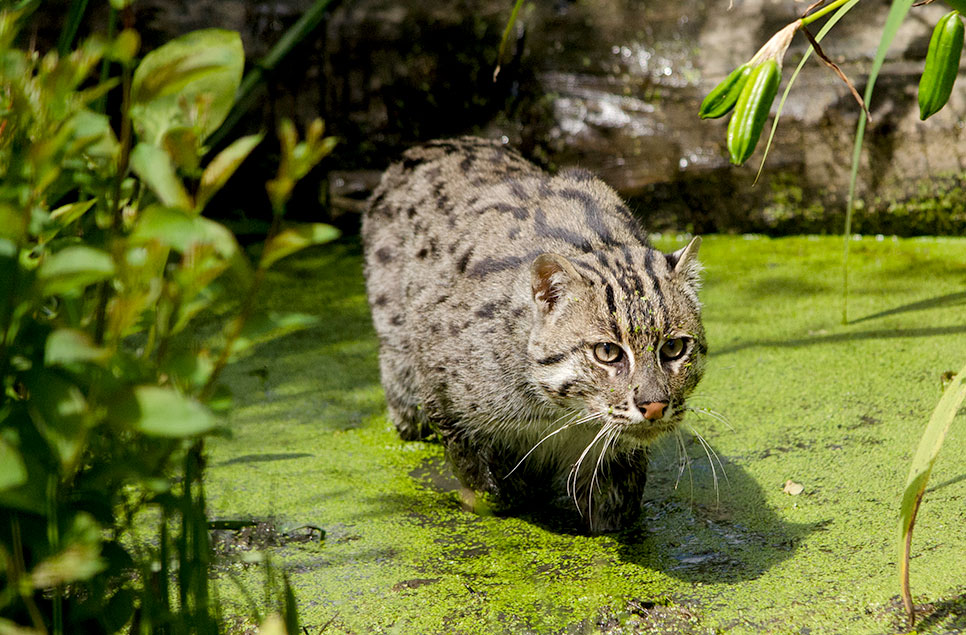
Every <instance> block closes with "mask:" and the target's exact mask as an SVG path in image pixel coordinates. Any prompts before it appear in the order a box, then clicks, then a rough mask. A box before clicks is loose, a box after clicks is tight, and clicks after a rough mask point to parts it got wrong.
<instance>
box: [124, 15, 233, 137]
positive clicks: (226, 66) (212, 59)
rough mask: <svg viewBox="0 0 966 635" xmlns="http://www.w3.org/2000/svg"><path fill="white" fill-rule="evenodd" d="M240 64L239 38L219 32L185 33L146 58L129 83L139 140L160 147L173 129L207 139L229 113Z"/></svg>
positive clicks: (132, 115)
mask: <svg viewBox="0 0 966 635" xmlns="http://www.w3.org/2000/svg"><path fill="white" fill-rule="evenodd" d="M244 66H245V51H244V49H243V48H242V42H241V37H240V36H239V35H238V33H235V32H234V31H225V30H221V29H205V30H201V31H194V32H191V33H187V34H185V35H182V36H181V37H177V38H175V39H173V40H171V41H169V42H167V43H166V44H164V45H162V46H161V47H159V48H157V49H155V50H153V51H151V52H150V53H148V54H147V55H145V56H144V59H143V60H142V61H141V63H140V64H139V65H138V67H137V69H136V70H135V71H134V78H133V80H132V83H131V101H132V105H131V117H132V119H133V121H134V125H135V129H136V130H137V132H138V135H139V136H140V138H141V139H142V140H144V141H147V142H148V143H152V144H155V145H158V144H160V143H161V139H162V138H163V136H164V133H165V132H166V131H167V130H168V129H169V128H172V127H177V126H192V127H195V128H197V129H198V130H199V133H200V134H199V136H200V137H201V138H202V139H203V138H205V137H207V136H208V135H209V134H211V133H212V132H213V131H214V130H215V129H216V128H218V126H219V125H221V122H222V121H224V120H225V117H226V116H227V115H228V112H229V111H230V110H231V107H232V104H233V103H234V101H235V94H236V92H237V91H238V86H239V85H240V84H241V78H242V71H243V69H244Z"/></svg>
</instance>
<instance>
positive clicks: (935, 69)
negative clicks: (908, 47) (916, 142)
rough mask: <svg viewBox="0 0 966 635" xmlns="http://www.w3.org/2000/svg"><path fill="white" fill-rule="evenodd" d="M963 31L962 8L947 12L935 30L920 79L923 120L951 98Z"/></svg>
mask: <svg viewBox="0 0 966 635" xmlns="http://www.w3.org/2000/svg"><path fill="white" fill-rule="evenodd" d="M963 31H964V29H963V21H962V19H961V18H960V17H959V11H950V12H949V13H947V14H946V15H944V16H943V17H942V19H941V20H939V23H938V24H937V25H936V28H935V29H933V31H932V38H930V40H929V51H928V52H927V53H926V67H925V68H924V69H923V70H922V77H921V78H920V79H919V118H920V119H922V120H926V119H927V118H928V117H931V116H933V115H934V114H936V113H937V112H939V111H940V110H941V109H942V107H943V106H945V105H946V102H947V101H949V95H950V93H952V92H953V84H954V83H956V75H957V74H958V73H959V58H960V56H961V55H962V53H963Z"/></svg>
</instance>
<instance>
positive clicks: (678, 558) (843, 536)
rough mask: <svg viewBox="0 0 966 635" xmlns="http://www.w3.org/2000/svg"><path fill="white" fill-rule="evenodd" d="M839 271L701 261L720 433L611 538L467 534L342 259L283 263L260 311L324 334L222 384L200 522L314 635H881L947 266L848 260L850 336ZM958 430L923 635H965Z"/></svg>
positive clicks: (706, 428) (749, 242) (773, 260)
mask: <svg viewBox="0 0 966 635" xmlns="http://www.w3.org/2000/svg"><path fill="white" fill-rule="evenodd" d="M658 243H659V246H660V247H662V248H664V249H665V250H670V249H673V248H675V247H679V246H681V245H682V244H684V240H683V238H682V239H681V240H678V239H677V238H675V237H665V238H662V239H659V240H658ZM840 249H841V240H840V239H839V238H820V237H800V238H787V239H779V240H771V239H765V238H760V237H750V236H735V237H724V236H711V237H707V238H706V239H705V243H704V245H703V247H702V254H701V257H702V261H703V262H704V264H705V267H706V271H705V287H704V291H703V293H702V299H703V301H704V303H705V313H704V319H705V325H706V328H707V330H708V339H709V342H710V346H711V350H710V354H709V364H708V370H707V373H706V375H705V378H704V380H703V382H702V384H701V386H700V387H699V389H698V392H697V394H696V395H694V397H692V399H691V400H690V404H691V405H692V406H693V407H695V408H696V409H697V408H707V409H709V410H711V411H714V412H716V413H721V414H722V415H724V417H725V418H726V419H727V422H722V421H720V420H719V419H716V418H714V417H711V416H707V415H698V414H696V413H693V416H691V418H690V419H688V423H687V426H685V429H682V430H681V432H680V435H672V436H669V437H668V438H666V439H664V440H663V441H662V442H661V443H660V444H658V445H657V446H656V447H655V448H654V452H653V455H652V456H653V459H652V465H651V468H650V475H649V486H648V490H647V496H646V500H645V501H644V514H643V516H644V522H643V524H642V525H641V527H639V528H638V529H635V530H633V531H629V532H625V533H622V534H612V535H604V536H584V535H580V534H578V533H575V532H573V531H572V530H570V529H568V528H566V527H561V526H559V525H557V524H554V520H553V519H549V520H548V519H540V518H529V517H496V516H486V517H484V516H476V515H473V514H470V513H467V512H465V511H463V509H462V507H461V504H460V501H459V497H458V495H457V493H456V491H455V486H454V483H453V481H452V479H451V477H450V476H449V475H448V473H447V471H446V469H445V464H444V462H443V457H442V452H441V449H440V446H438V445H436V444H433V443H423V442H416V443H403V442H401V441H399V440H398V439H397V438H396V436H395V432H394V430H393V429H392V427H391V425H390V424H389V423H388V422H387V420H386V418H385V405H384V403H383V400H382V391H381V388H380V386H379V376H378V359H377V354H376V350H377V346H376V340H375V336H374V334H373V332H372V328H371V325H370V323H369V315H368V309H367V307H366V300H365V292H364V286H363V281H362V276H361V265H360V263H361V258H360V251H359V247H358V245H357V244H354V243H351V242H350V243H343V244H338V245H332V246H327V247H321V248H317V249H314V250H312V251H311V252H310V253H306V254H304V255H302V256H297V257H293V258H291V259H290V260H288V261H283V262H282V263H280V265H281V266H280V267H279V271H278V272H275V273H272V274H270V276H271V278H270V280H269V282H270V284H267V285H266V294H265V297H264V298H263V300H262V301H263V303H264V304H265V305H267V306H268V307H271V306H285V307H286V309H288V310H296V311H303V312H308V313H316V314H318V315H320V317H321V318H322V320H323V324H324V326H322V327H320V328H316V329H312V330H308V331H304V332H300V333H294V334H291V335H288V336H286V337H284V338H282V339H281V340H278V341H276V342H274V343H272V344H271V345H268V346H265V347H262V348H259V349H256V350H255V352H254V353H253V354H251V355H250V356H249V357H247V358H246V359H244V360H241V361H240V362H239V363H238V364H235V365H233V366H231V367H229V370H228V371H226V377H225V379H226V381H227V382H228V383H229V384H230V385H231V387H232V390H233V392H234V394H235V400H236V406H235V408H234V410H233V411H232V412H231V413H230V415H229V417H228V420H227V422H226V423H227V426H228V428H229V429H230V431H231V436H230V437H229V438H225V439H213V440H212V441H211V442H210V446H209V447H210V462H209V465H210V468H209V475H208V492H209V497H210V500H209V504H210V510H211V513H212V515H213V516H214V517H215V518H221V519H238V518H246V519H247V518H254V519H259V520H268V521H271V522H272V523H274V526H275V527H277V528H278V533H277V537H276V538H274V539H272V540H268V541H263V542H267V543H270V544H264V545H262V546H264V548H265V549H266V550H267V552H268V553H269V554H270V557H271V559H272V561H273V562H274V563H275V564H277V565H280V566H282V567H284V568H285V569H286V571H288V573H289V576H290V578H291V581H292V584H293V586H294V588H295V593H296V597H297V599H298V601H299V610H300V614H301V620H302V624H303V625H304V626H306V627H307V628H308V629H309V631H310V632H315V631H317V630H318V629H320V628H322V627H323V626H325V625H327V624H328V626H327V629H326V631H327V632H349V631H352V632H358V631H364V632H368V631H377V632H378V631H386V632H399V633H410V632H426V633H433V632H438V633H442V632H447V633H449V632H461V633H494V632H496V633H499V632H507V633H510V632H512V633H518V632H534V633H544V632H565V633H585V632H618V633H634V632H639V633H643V632H648V633H650V632H659V631H660V630H664V631H665V632H685V633H687V632H691V633H706V632H715V631H723V632H735V633H743V632H747V633H752V632H754V633H758V632H791V631H794V632H798V631H799V630H800V629H809V630H810V631H811V632H813V633H814V632H829V633H842V632H850V633H882V632H893V631H896V630H898V629H899V628H900V627H901V624H902V610H901V605H900V604H898V599H897V595H898V583H897V580H896V574H895V558H896V554H897V549H896V545H895V532H896V518H897V514H898V502H899V497H900V495H901V492H902V487H903V483H904V479H905V475H906V471H907V469H908V464H909V460H910V458H911V455H912V452H913V451H914V450H915V445H916V442H917V440H918V438H919V436H920V434H921V432H922V429H923V427H924V426H925V424H926V421H927V420H928V417H929V413H930V412H931V411H932V408H933V407H934V406H935V403H936V401H937V400H938V398H939V395H940V394H941V388H942V376H943V373H944V372H945V371H948V370H949V369H953V368H959V367H960V366H961V365H962V359H963V354H964V352H966V240H963V239H901V240H900V239H896V240H892V239H887V238H886V239H881V240H876V239H874V238H865V239H862V240H861V241H857V242H855V243H853V246H852V256H851V268H852V291H851V294H852V295H851V299H850V313H851V314H852V315H853V316H854V318H855V319H854V320H853V322H852V323H851V324H849V325H847V326H842V325H841V324H840V305H839V293H840V289H839V286H838V285H839V283H840V282H839V281H840V275H841V271H840V260H839V258H840ZM962 419H963V417H962V416H960V419H959V420H958V421H956V422H954V425H953V429H952V431H951V432H950V435H949V437H948V439H947V441H946V444H945V446H944V448H943V452H942V455H941V456H940V459H939V461H938V463H937V465H936V469H935V472H934V473H933V476H932V481H931V482H932V485H931V488H930V492H929V494H928V495H927V497H926V500H925V502H924V503H923V509H922V511H921V512H920V519H919V523H918V525H917V527H916V539H915V542H916V554H917V557H916V558H914V559H913V561H912V579H913V589H914V591H915V593H916V594H917V595H916V600H917V602H920V603H924V602H929V603H932V604H933V606H934V607H935V610H934V612H933V613H932V614H931V617H930V615H927V616H926V617H925V619H923V620H922V622H921V623H920V624H919V627H920V632H937V633H938V632H946V631H949V630H954V629H957V628H960V629H961V628H966V622H964V620H966V618H964V617H963V615H964V608H966V607H964V601H963V597H964V590H966V574H964V573H963V572H962V571H961V567H957V566H953V563H961V562H964V561H966V523H963V522H962V504H961V502H962V500H963V498H964V496H966V480H964V479H963V478H961V474H960V472H961V466H962V465H964V464H966V429H964V425H963V424H964V423H966V422H964V421H962ZM688 427H692V428H693V429H694V430H695V431H696V432H698V433H700V434H701V435H702V436H703V437H704V438H705V439H707V440H708V442H709V443H710V445H711V447H712V448H713V450H714V451H715V453H716V454H717V457H718V459H715V458H714V457H713V456H709V455H708V454H706V453H705V451H704V450H703V449H702V447H701V445H700V444H699V443H698V442H697V441H696V440H695V438H694V436H693V435H692V433H691V432H690V431H689V430H688V429H687V428H688ZM719 460H720V463H719V462H718V461H719ZM712 467H713V468H714V470H712ZM722 471H723V472H724V475H725V476H724V477H723V476H722ZM716 477H717V481H718V483H717V487H715V485H714V480H715V478H716ZM788 480H792V481H794V482H795V483H799V484H801V485H802V487H803V490H802V493H801V494H799V495H797V496H791V495H789V494H788V493H785V492H784V491H783V487H784V485H785V483H786V481H788ZM305 526H312V527H318V528H321V529H324V531H325V537H324V540H321V541H319V540H318V539H317V538H314V539H305V535H306V532H305V530H300V529H299V528H301V527H305ZM286 533H287V534H288V535H286ZM259 546H260V545H259V544H258V541H252V542H251V543H250V544H244V543H239V542H238V541H236V543H234V547H233V548H232V549H229V550H228V553H230V554H233V555H232V556H231V557H232V558H234V559H235V561H233V562H228V563H225V564H224V568H223V574H222V576H221V578H220V579H219V581H217V583H216V584H217V586H218V593H219V596H220V598H221V600H222V603H223V605H224V606H225V608H226V613H228V614H229V615H237V616H244V615H247V614H248V613H249V612H250V611H248V609H246V602H247V600H246V599H245V598H244V597H243V596H242V595H241V594H240V593H239V592H238V590H237V587H236V585H235V584H234V583H233V582H231V578H237V579H239V580H240V581H242V582H243V583H248V585H249V587H250V588H251V589H257V588H259V585H260V584H261V583H262V582H263V578H262V575H263V574H262V573H261V572H260V571H259V570H258V569H257V568H255V567H251V565H248V564H245V563H244V562H242V561H241V560H240V559H239V554H241V553H244V552H245V550H246V549H249V548H251V549H255V548H258V547H259ZM256 595H257V594H256Z"/></svg>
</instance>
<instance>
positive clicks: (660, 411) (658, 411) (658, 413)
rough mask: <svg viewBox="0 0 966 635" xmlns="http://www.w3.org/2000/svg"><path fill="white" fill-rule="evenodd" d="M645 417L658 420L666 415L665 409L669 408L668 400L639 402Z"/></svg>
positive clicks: (649, 419)
mask: <svg viewBox="0 0 966 635" xmlns="http://www.w3.org/2000/svg"><path fill="white" fill-rule="evenodd" d="M637 407H638V408H640V410H641V413H642V414H643V415H644V418H645V419H647V420H648V421H657V420H658V419H660V418H661V417H663V416H664V409H665V408H667V402H666V401H650V402H648V403H642V404H637Z"/></svg>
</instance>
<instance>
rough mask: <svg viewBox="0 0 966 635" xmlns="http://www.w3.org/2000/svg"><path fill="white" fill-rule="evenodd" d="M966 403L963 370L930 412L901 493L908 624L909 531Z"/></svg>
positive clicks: (911, 614)
mask: <svg viewBox="0 0 966 635" xmlns="http://www.w3.org/2000/svg"><path fill="white" fill-rule="evenodd" d="M964 400H966V367H963V369H962V370H961V371H959V374H958V375H956V376H955V377H954V378H953V379H952V381H951V382H950V383H949V385H948V386H947V387H946V390H945V391H943V396H942V398H941V399H940V400H939V403H938V404H937V405H936V409H935V410H933V413H932V417H930V419H929V424H928V425H927V426H926V430H925V431H924V432H923V433H922V437H921V438H920V439H919V447H918V448H916V455H915V456H914V457H913V459H912V465H911V466H910V467H909V476H908V478H906V489H905V491H904V492H903V493H902V504H901V505H900V507H899V534H900V535H899V577H900V582H901V586H902V600H903V604H904V605H905V607H906V613H907V614H908V615H909V620H910V622H911V621H912V620H913V618H914V616H915V613H914V612H913V605H912V592H911V591H910V589H909V555H910V551H911V548H912V528H913V526H914V525H915V523H916V514H917V513H918V511H919V504H920V503H921V502H922V495H923V493H924V492H925V491H926V483H928V482H929V475H930V474H931V473H932V468H933V466H934V465H935V464H936V457H937V456H938V455H939V450H940V449H941V448H942V446H943V441H945V440H946V434H947V433H948V432H949V426H950V425H951V424H952V422H953V419H955V418H956V415H957V414H958V413H959V409H960V408H961V407H962V405H963V401H964Z"/></svg>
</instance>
